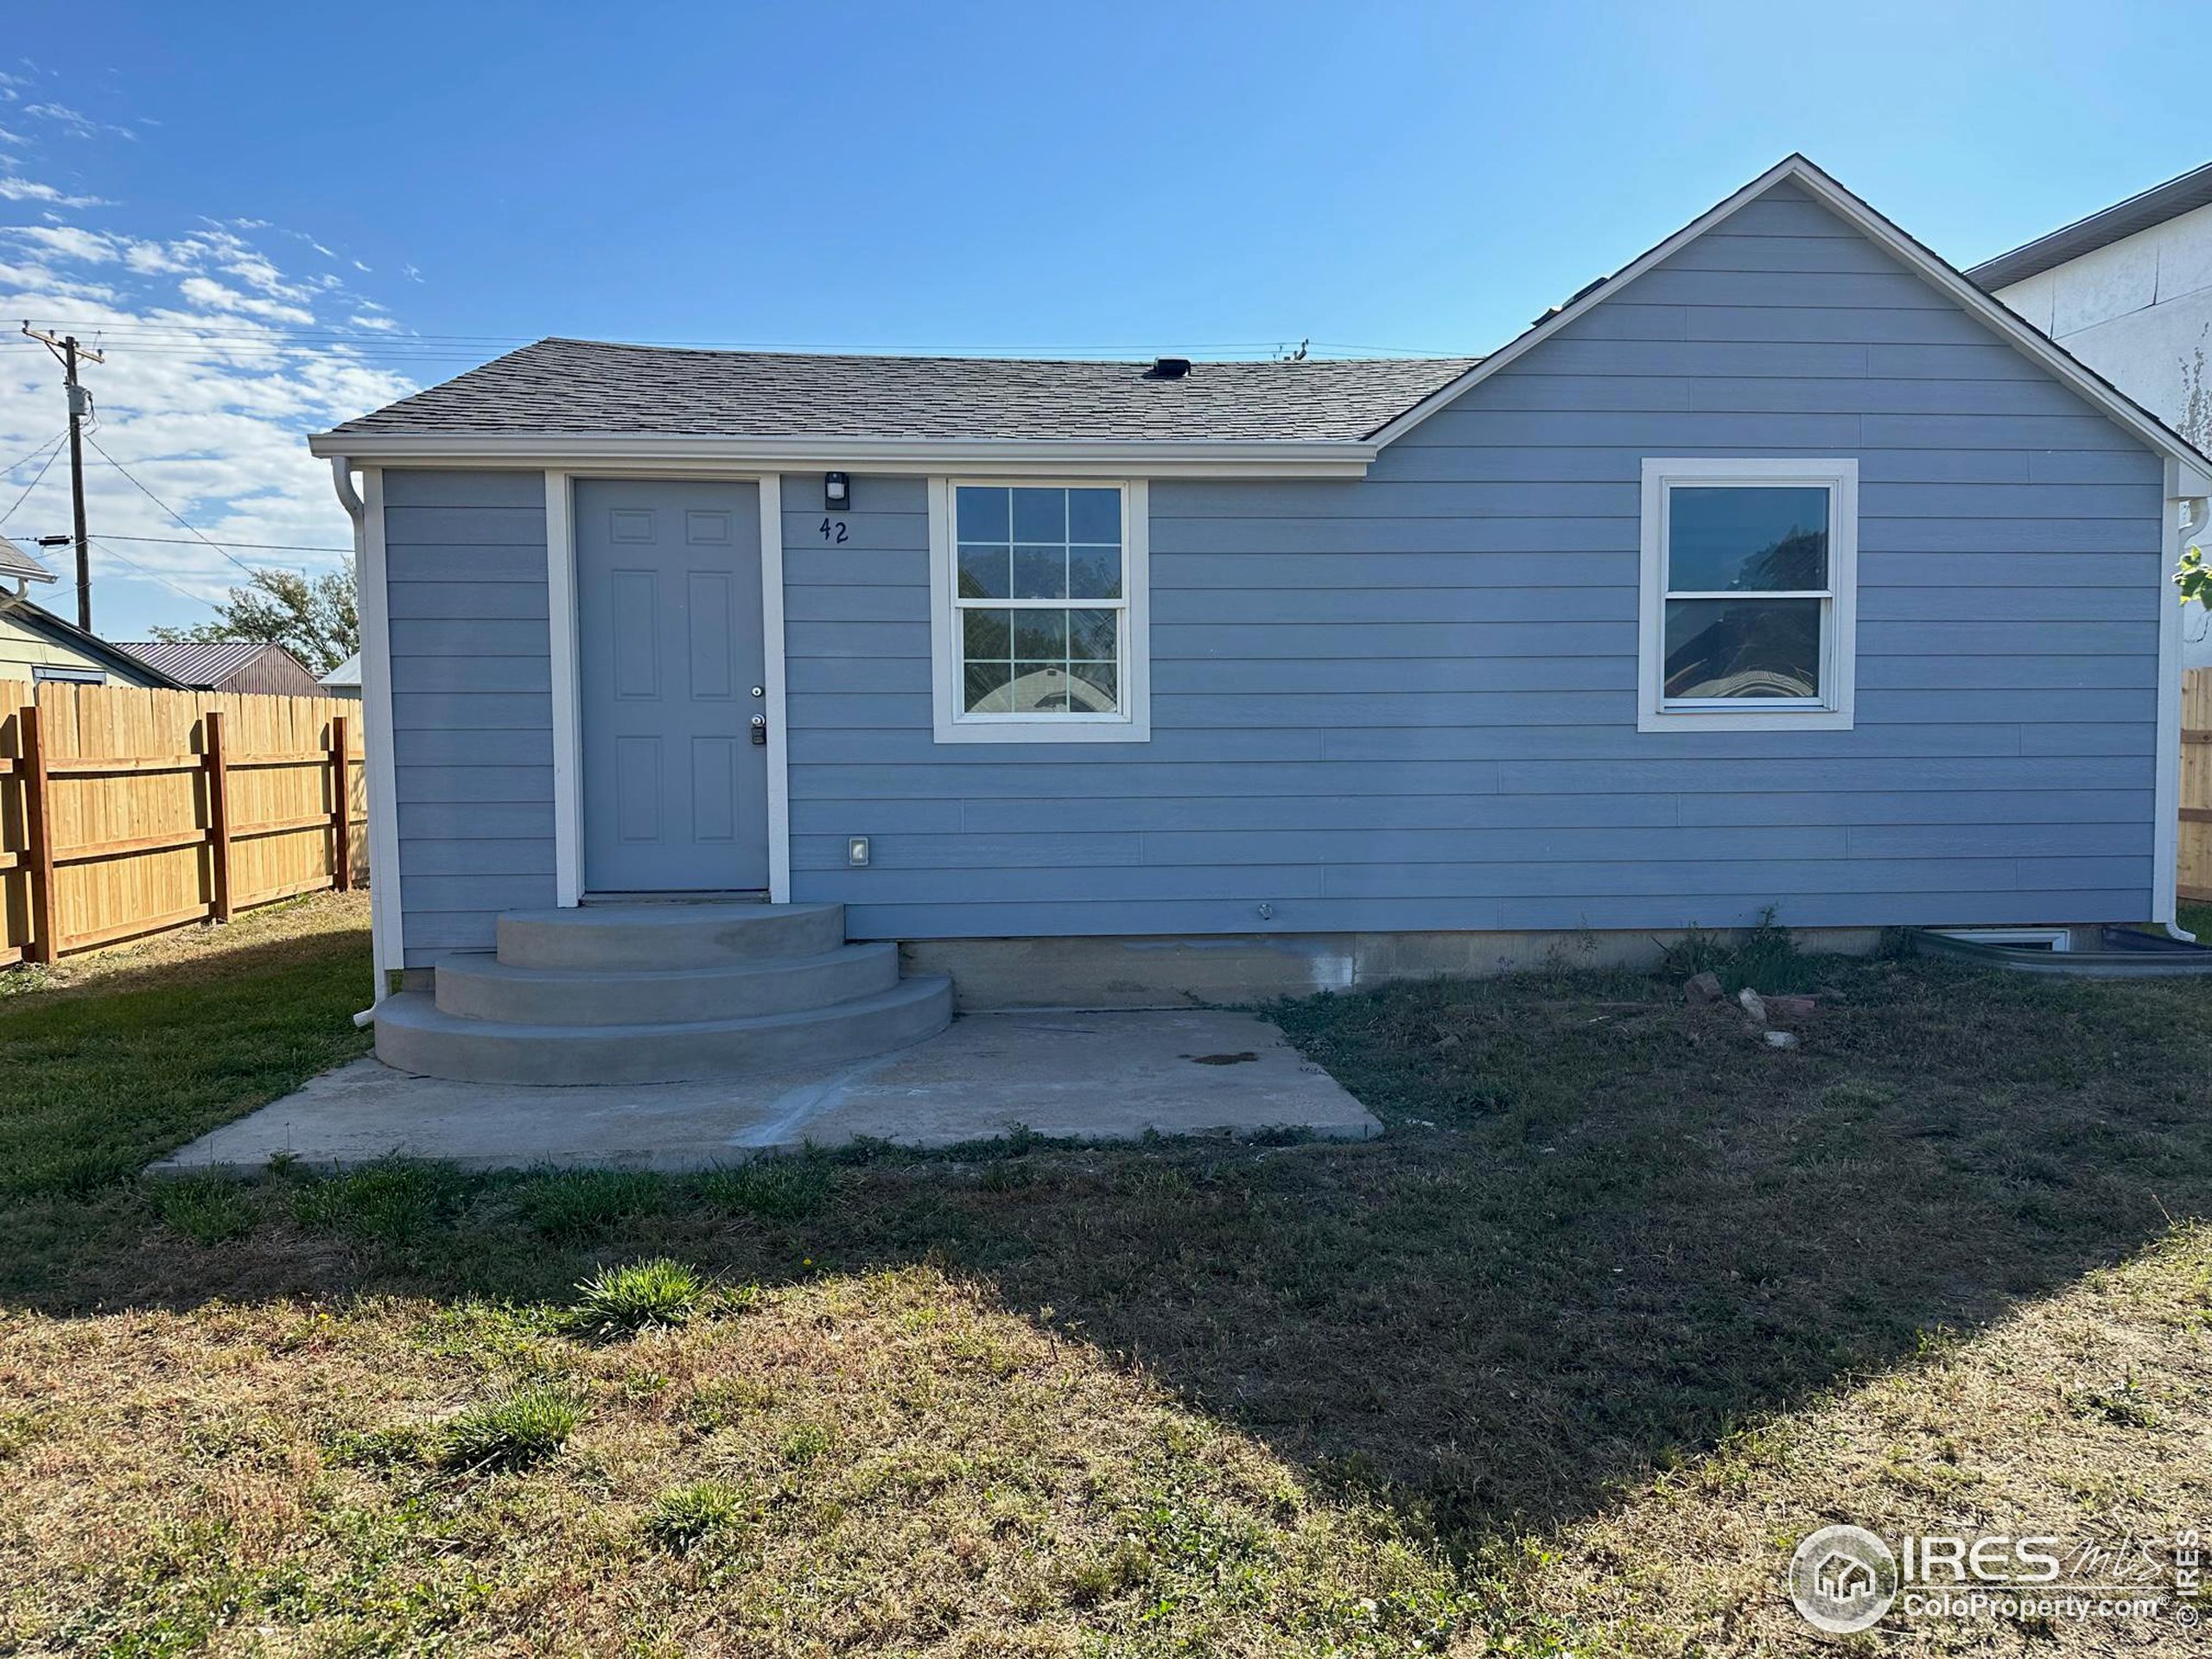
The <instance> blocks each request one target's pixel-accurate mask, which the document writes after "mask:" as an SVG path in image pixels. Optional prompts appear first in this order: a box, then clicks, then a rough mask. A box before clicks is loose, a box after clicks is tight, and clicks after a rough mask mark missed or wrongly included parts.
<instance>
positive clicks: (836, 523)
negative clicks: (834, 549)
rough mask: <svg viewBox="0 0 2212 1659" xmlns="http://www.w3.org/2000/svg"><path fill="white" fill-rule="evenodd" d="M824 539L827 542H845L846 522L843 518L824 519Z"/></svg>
mask: <svg viewBox="0 0 2212 1659" xmlns="http://www.w3.org/2000/svg"><path fill="white" fill-rule="evenodd" d="M822 539H823V541H825V542H842V541H843V540H844V539H845V521H844V520H843V519H842V518H824V519H823V521H822Z"/></svg>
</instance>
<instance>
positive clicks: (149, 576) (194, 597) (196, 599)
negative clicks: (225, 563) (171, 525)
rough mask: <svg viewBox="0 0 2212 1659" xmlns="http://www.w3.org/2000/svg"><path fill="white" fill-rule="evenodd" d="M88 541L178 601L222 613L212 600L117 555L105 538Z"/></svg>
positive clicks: (122, 555) (125, 556)
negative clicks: (154, 583) (181, 600)
mask: <svg viewBox="0 0 2212 1659" xmlns="http://www.w3.org/2000/svg"><path fill="white" fill-rule="evenodd" d="M90 540H91V542H92V545H93V546H94V547H97V548H98V549H99V550H100V551H101V552H103V553H105V554H106V555H107V556H109V557H110V558H114V559H121V560H122V561H123V562H124V563H125V564H127V565H129V566H130V568H131V569H133V570H136V571H137V573H138V574H139V575H142V576H143V577H145V578H146V580H147V581H149V582H159V583H161V584H162V587H164V588H168V590H169V592H171V593H173V594H175V595H176V596H177V597H178V598H179V599H188V600H190V601H192V602H193V603H194V604H195V605H205V606H206V607H207V608H208V609H209V610H211V611H213V612H215V613H217V614H218V615H220V614H221V613H222V607H220V606H219V605H218V604H216V603H215V601H213V600H212V599H203V598H201V597H200V595H199V594H194V593H188V592H187V591H186V590H185V589H184V588H180V587H178V586H177V585H176V583H175V582H171V581H170V580H169V579H168V577H167V576H164V575H160V574H158V573H157V572H155V571H152V570H149V569H147V568H146V567H145V566H144V565H143V564H141V563H138V561H137V560H136V559H134V558H132V557H131V556H130V555H129V554H128V553H119V552H118V551H117V550H115V549H113V548H111V547H110V546H109V545H108V544H107V541H106V538H105V537H99V536H94V537H91V538H90Z"/></svg>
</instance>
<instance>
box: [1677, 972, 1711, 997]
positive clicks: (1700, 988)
mask: <svg viewBox="0 0 2212 1659" xmlns="http://www.w3.org/2000/svg"><path fill="white" fill-rule="evenodd" d="M1682 994H1683V995H1685V996H1688V998H1689V999H1690V1001H1693V1002H1718V1001H1719V1000H1720V976H1719V975H1718V974H1712V973H1706V974H1693V975H1691V976H1690V977H1689V978H1688V980H1687V981H1685V982H1683V985H1682Z"/></svg>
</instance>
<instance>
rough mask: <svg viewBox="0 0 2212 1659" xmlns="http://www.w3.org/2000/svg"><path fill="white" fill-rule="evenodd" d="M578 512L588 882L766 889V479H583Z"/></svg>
mask: <svg viewBox="0 0 2212 1659" xmlns="http://www.w3.org/2000/svg"><path fill="white" fill-rule="evenodd" d="M574 512H575V536H576V627H577V630H578V633H579V636H580V637H579V645H580V650H579V652H578V670H579V677H580V680H581V683H580V685H579V686H578V696H579V697H580V699H581V701H582V704H583V709H582V714H583V720H582V764H583V809H584V810H583V817H584V849H583V850H584V869H583V878H584V888H585V890H586V891H587V892H589V893H685V892H690V893H726V892H742V891H747V890H756V889H760V888H765V887H766V886H767V885H768V766H767V754H768V751H767V750H766V748H765V747H761V746H760V745H759V744H757V743H755V742H754V741H753V716H754V715H765V714H766V708H765V706H764V704H763V702H762V701H761V699H760V697H759V696H755V695H754V688H755V687H757V686H760V685H761V684H762V683H764V671H765V667H766V659H765V657H764V654H763V652H762V645H761V637H760V493H759V490H758V488H757V486H753V485H751V484H708V483H696V484H695V483H671V482H666V481H654V480H627V479H623V480H616V479H599V480H577V483H576V485H575V506H574Z"/></svg>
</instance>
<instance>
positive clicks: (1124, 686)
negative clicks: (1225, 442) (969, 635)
mask: <svg viewBox="0 0 2212 1659" xmlns="http://www.w3.org/2000/svg"><path fill="white" fill-rule="evenodd" d="M1115 481H1116V480H1103V479H1096V478H1084V479H1058V478H953V477H933V478H931V480H930V656H931V685H932V687H933V688H934V690H933V694H932V698H931V701H932V703H933V709H932V716H933V718H932V723H933V725H934V727H935V729H936V734H937V741H938V742H940V743H1145V742H1149V741H1151V739H1152V607H1151V586H1152V584H1151V579H1150V578H1151V571H1150V568H1149V567H1150V563H1151V557H1150V556H1151V542H1152V537H1151V497H1150V490H1149V487H1148V486H1147V483H1146V481H1145V480H1143V479H1141V478H1135V479H1127V480H1118V481H1119V482H1120V485H1121V490H1122V629H1121V662H1120V664H1119V678H1120V681H1121V690H1122V708H1121V711H1120V712H1119V713H1118V714H1112V715H971V714H969V713H967V712H966V711H965V710H964V709H962V707H961V696H960V683H961V676H960V665H961V660H962V651H961V637H960V607H958V606H957V605H956V604H954V603H953V590H954V583H955V582H956V581H957V556H956V553H955V550H954V547H953V533H952V531H953V524H952V492H953V491H954V490H955V489H956V488H957V487H958V486H961V485H963V484H965V485H970V486H979V487H982V488H996V489H1004V488H1006V487H1007V486H1027V487H1032V488H1034V487H1039V486H1042V487H1045V488H1052V489H1096V488H1098V487H1100V486H1101V485H1102V484H1105V483H1109V482H1115ZM1070 603H1071V606H1074V607H1075V608H1078V609H1079V608H1081V607H1080V605H1079V604H1078V603H1077V602H1076V601H1070Z"/></svg>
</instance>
